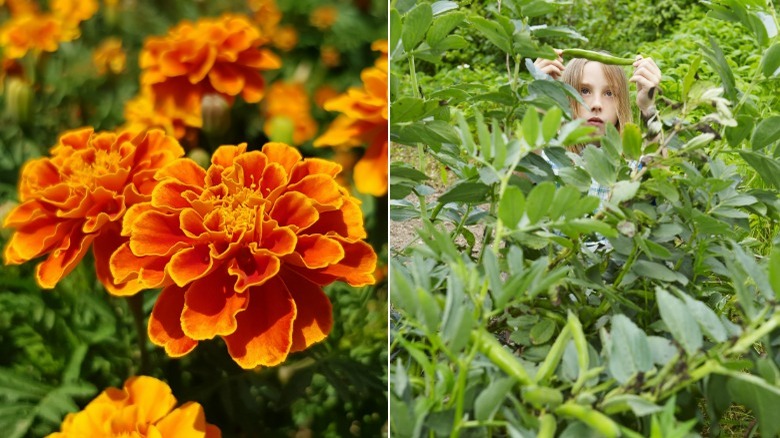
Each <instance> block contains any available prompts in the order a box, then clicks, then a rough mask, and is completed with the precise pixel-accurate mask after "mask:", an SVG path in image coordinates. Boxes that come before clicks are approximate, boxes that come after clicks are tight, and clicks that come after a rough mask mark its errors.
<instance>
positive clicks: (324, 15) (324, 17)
mask: <svg viewBox="0 0 780 438" xmlns="http://www.w3.org/2000/svg"><path fill="white" fill-rule="evenodd" d="M338 17H339V11H338V9H336V8H335V7H334V6H331V5H325V6H320V7H318V8H315V9H314V10H313V11H312V12H311V15H310V16H309V23H311V25H312V26H314V27H316V28H317V29H319V30H328V29H330V28H331V26H333V24H334V23H335V22H336V20H337V19H338Z"/></svg>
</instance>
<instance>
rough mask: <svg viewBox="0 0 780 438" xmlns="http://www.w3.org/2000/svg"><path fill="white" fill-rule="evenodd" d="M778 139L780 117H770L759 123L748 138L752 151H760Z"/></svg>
mask: <svg viewBox="0 0 780 438" xmlns="http://www.w3.org/2000/svg"><path fill="white" fill-rule="evenodd" d="M778 139H780V116H771V117H768V118H766V119H764V120H762V121H761V123H759V124H758V126H756V129H755V131H753V136H752V137H750V143H751V145H752V146H753V150H754V151H760V150H762V149H764V148H765V147H767V146H769V145H771V144H772V143H774V142H776V141H777V140H778Z"/></svg>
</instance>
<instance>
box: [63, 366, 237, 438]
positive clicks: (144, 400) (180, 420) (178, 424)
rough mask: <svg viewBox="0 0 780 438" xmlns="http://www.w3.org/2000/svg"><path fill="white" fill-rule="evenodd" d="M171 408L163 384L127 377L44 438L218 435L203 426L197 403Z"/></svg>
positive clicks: (170, 398) (211, 427)
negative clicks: (57, 430)
mask: <svg viewBox="0 0 780 438" xmlns="http://www.w3.org/2000/svg"><path fill="white" fill-rule="evenodd" d="M174 406H176V398H175V397H174V396H173V394H172V393H171V388H170V387H169V386H168V385H167V384H166V383H165V382H163V381H161V380H157V379H155V378H154V377H148V376H138V377H131V378H129V379H127V381H125V385H124V387H123V388H122V389H119V388H108V389H106V390H105V391H103V392H102V393H100V395H98V396H97V397H95V399H94V400H92V401H91V402H89V404H88V405H87V406H86V407H85V408H84V410H83V411H81V412H77V413H71V414H68V415H67V416H66V417H65V420H64V421H63V422H62V426H61V427H60V432H55V433H52V434H50V435H49V436H48V438H83V437H136V438H147V437H148V438H173V437H182V436H186V437H192V438H220V437H221V436H222V432H221V431H220V430H219V428H218V427H217V426H214V425H213V424H208V423H206V415H205V413H204V412H203V407H202V406H201V405H200V404H199V403H196V402H188V403H185V404H183V405H181V406H179V407H178V408H176V409H174Z"/></svg>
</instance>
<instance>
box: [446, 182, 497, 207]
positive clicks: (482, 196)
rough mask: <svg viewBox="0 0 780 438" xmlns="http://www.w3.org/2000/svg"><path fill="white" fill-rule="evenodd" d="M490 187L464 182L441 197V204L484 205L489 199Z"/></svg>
mask: <svg viewBox="0 0 780 438" xmlns="http://www.w3.org/2000/svg"><path fill="white" fill-rule="evenodd" d="M489 192H490V186H488V185H485V184H482V183H478V182H468V181H463V182H459V183H457V184H455V185H454V186H452V187H451V188H450V189H449V190H447V192H446V193H444V194H443V195H441V196H440V197H439V200H438V201H439V202H440V203H442V204H448V203H450V202H466V203H483V202H486V201H487V199H488V193H489Z"/></svg>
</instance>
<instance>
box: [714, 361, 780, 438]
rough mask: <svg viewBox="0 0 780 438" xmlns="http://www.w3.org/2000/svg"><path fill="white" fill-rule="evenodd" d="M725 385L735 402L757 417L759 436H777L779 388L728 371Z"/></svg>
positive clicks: (750, 376)
mask: <svg viewBox="0 0 780 438" xmlns="http://www.w3.org/2000/svg"><path fill="white" fill-rule="evenodd" d="M729 376H730V377H731V378H730V379H729V380H728V382H727V383H726V386H727V388H728V391H729V393H730V394H731V396H732V397H733V398H734V401H736V402H737V403H740V404H743V405H745V406H747V407H748V408H749V409H750V410H751V411H752V412H753V415H755V416H756V417H758V425H759V428H760V429H761V436H777V434H778V433H779V432H780V415H777V407H778V406H780V388H777V387H776V386H773V385H770V384H769V383H767V382H766V381H764V380H763V379H761V378H759V377H757V376H753V375H750V374H746V373H730V374H729Z"/></svg>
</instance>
